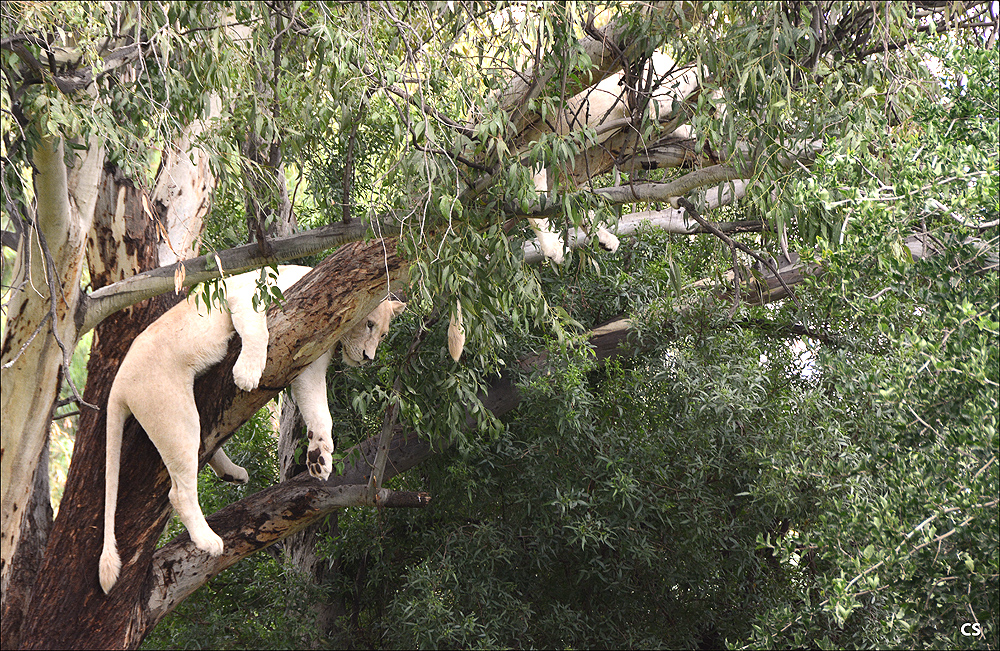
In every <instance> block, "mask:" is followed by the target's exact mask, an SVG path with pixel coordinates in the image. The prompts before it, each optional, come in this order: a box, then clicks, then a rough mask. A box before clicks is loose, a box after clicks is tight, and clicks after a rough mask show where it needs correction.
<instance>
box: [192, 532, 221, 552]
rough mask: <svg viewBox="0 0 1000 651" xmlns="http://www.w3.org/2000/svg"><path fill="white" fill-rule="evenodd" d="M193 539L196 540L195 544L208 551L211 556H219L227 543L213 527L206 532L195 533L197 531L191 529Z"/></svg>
mask: <svg viewBox="0 0 1000 651" xmlns="http://www.w3.org/2000/svg"><path fill="white" fill-rule="evenodd" d="M189 533H190V534H191V540H192V541H193V542H194V546H195V547H197V548H198V549H200V550H202V551H206V552H208V554H209V556H218V555H219V554H221V553H222V550H223V549H225V544H223V542H222V538H219V536H218V535H216V533H215V532H214V531H212V530H211V529H209V530H208V531H206V532H204V533H199V534H195V532H193V531H190V532H189Z"/></svg>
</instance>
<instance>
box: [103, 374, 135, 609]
mask: <svg viewBox="0 0 1000 651" xmlns="http://www.w3.org/2000/svg"><path fill="white" fill-rule="evenodd" d="M127 417H128V413H127V412H126V411H125V409H124V408H123V405H121V404H118V401H117V400H115V399H114V391H113V387H112V397H111V398H110V399H109V400H108V408H107V421H108V422H107V450H106V456H105V462H104V463H105V468H104V549H103V550H102V551H101V562H100V567H99V572H98V574H99V576H100V581H101V588H102V589H103V590H104V593H105V594H107V593H108V592H109V591H110V590H111V588H112V586H114V584H115V582H116V581H118V573H119V572H120V571H121V569H122V560H121V558H120V557H119V556H118V546H117V545H116V543H115V508H116V507H117V506H118V472H119V467H120V465H121V456H122V428H123V427H124V426H125V418H127Z"/></svg>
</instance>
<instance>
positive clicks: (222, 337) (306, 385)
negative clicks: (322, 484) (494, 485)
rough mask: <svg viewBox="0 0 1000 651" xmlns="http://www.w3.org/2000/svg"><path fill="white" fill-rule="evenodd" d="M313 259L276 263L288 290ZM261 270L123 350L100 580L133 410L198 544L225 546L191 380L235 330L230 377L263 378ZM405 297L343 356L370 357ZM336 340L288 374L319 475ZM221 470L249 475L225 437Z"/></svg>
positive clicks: (110, 560)
mask: <svg viewBox="0 0 1000 651" xmlns="http://www.w3.org/2000/svg"><path fill="white" fill-rule="evenodd" d="M308 271H310V268H309V267H299V266H290V265H289V266H280V267H278V278H277V286H278V287H279V288H280V289H281V290H282V292H284V291H285V290H287V289H288V288H289V287H291V286H292V285H293V284H295V283H296V282H297V281H298V280H299V279H300V278H302V276H304V275H305V274H306V273H307V272H308ZM257 278H259V273H258V272H250V273H246V274H241V275H238V276H233V277H231V278H227V279H226V280H225V281H224V282H225V287H226V303H227V305H228V310H227V309H226V308H220V307H218V306H216V307H214V308H212V309H211V310H208V309H206V307H205V305H204V303H202V304H201V306H200V307H198V306H196V305H195V302H194V300H193V298H189V299H188V300H186V301H184V302H182V303H179V304H178V305H175V306H174V307H173V308H171V309H170V310H168V311H167V312H166V313H165V314H164V315H163V316H161V317H160V318H159V319H157V320H156V321H154V322H153V323H152V324H151V325H150V326H149V327H148V328H146V329H145V330H144V331H143V332H142V333H141V334H140V335H139V336H138V337H136V338H135V341H133V342H132V346H131V348H129V351H128V353H127V354H126V355H125V359H124V360H123V361H122V364H121V367H120V368H119V369H118V374H117V375H116V376H115V381H114V383H113V384H112V385H111V393H110V395H109V396H108V408H107V420H108V423H107V439H108V440H107V462H106V463H107V468H106V475H105V498H104V499H105V502H104V550H103V551H102V552H101V562H100V572H99V574H100V581H101V587H102V588H103V589H104V592H108V591H109V590H110V589H111V587H112V586H113V585H114V584H115V582H116V581H117V580H118V573H119V572H120V571H121V559H120V558H119V556H118V550H117V546H116V544H115V508H116V506H117V500H118V473H119V462H120V457H121V442H122V427H123V425H124V424H125V419H126V418H128V416H129V414H131V415H133V416H135V418H136V420H137V421H139V424H140V425H142V428H143V429H144V430H146V434H148V435H149V438H150V440H151V441H152V442H153V444H154V445H155V446H156V449H157V450H158V451H159V453H160V456H161V457H162V458H163V463H164V465H166V467H167V470H168V471H169V472H170V483H171V488H170V503H171V504H173V506H174V508H175V509H176V510H177V515H178V516H180V519H181V522H183V523H184V526H185V527H187V530H188V532H189V533H190V534H191V540H192V541H194V544H195V545H196V546H197V547H198V548H200V549H203V550H205V551H206V552H208V553H209V554H211V555H213V556H218V555H219V554H221V553H222V549H223V544H222V539H221V538H219V536H218V535H216V533H215V532H214V531H212V529H211V528H210V527H209V526H208V523H207V522H205V516H204V515H203V514H202V512H201V507H200V506H199V505H198V445H199V443H200V442H201V424H200V421H199V418H198V410H197V408H196V407H195V401H194V380H195V378H196V377H198V376H199V375H201V374H202V373H204V372H205V371H206V370H208V368H209V367H211V366H212V365H214V364H217V363H218V362H219V361H220V360H221V359H222V358H223V357H224V356H225V354H226V349H227V348H228V346H229V340H230V339H231V338H232V336H233V334H234V333H236V332H238V333H239V334H240V337H241V338H242V348H241V349H240V355H239V357H238V358H237V360H236V364H235V366H233V380H234V381H235V382H236V386H238V387H239V388H241V389H243V390H244V391H251V390H253V389H255V388H257V385H258V383H259V382H260V377H261V374H262V373H263V371H264V365H265V363H266V362H267V341H268V333H267V320H266V317H265V314H264V313H263V312H257V311H255V310H254V309H253V296H254V294H255V293H256V291H257V286H256V283H257ZM405 306H406V304H405V303H401V302H399V301H392V300H386V301H383V302H382V303H381V304H380V305H379V306H378V307H377V308H375V309H374V310H373V311H372V312H371V314H369V315H368V318H367V319H366V320H365V321H364V322H362V323H360V324H358V325H357V326H355V327H354V328H352V329H351V330H349V331H348V332H347V334H346V335H344V337H343V338H342V339H341V340H340V343H341V346H342V348H343V359H344V362H345V363H346V364H348V365H351V366H358V365H360V364H364V363H366V362H368V361H370V360H371V359H373V358H374V357H375V349H376V348H377V347H378V344H379V341H381V340H382V338H383V337H384V336H385V334H386V332H387V331H388V329H389V322H390V321H391V320H392V318H393V317H394V316H396V315H397V314H399V313H400V312H402V311H403V308H404V307H405ZM332 353H333V349H331V350H329V351H327V352H326V353H324V354H323V355H321V356H320V357H319V358H318V359H317V360H316V361H314V362H313V363H312V364H310V365H309V366H307V367H306V368H305V369H304V370H303V371H302V373H301V374H300V375H299V376H298V377H297V378H296V379H295V380H294V381H292V385H291V387H292V397H293V398H294V400H295V402H296V404H297V405H298V407H299V411H301V412H302V419H303V420H304V421H305V423H306V426H307V427H308V431H309V451H308V454H307V455H306V456H307V465H308V467H309V473H310V474H311V475H313V476H314V477H317V478H319V479H326V478H327V477H329V476H330V471H331V470H332V468H333V459H332V453H333V439H332V436H331V430H332V428H333V421H332V419H331V417H330V407H329V405H328V404H327V402H326V367H327V366H328V365H329V363H330V358H331V355H332ZM209 465H211V466H212V470H214V471H215V474H216V475H218V476H219V477H220V478H221V479H223V480H225V481H231V482H236V483H244V482H246V481H247V479H249V476H248V475H247V472H246V470H244V469H243V468H241V467H239V466H237V465H236V464H234V463H233V462H232V461H230V460H229V457H227V456H226V453H225V452H223V450H222V448H221V447H220V448H219V449H218V450H217V451H216V452H215V455H214V456H213V457H212V458H211V460H210V461H209Z"/></svg>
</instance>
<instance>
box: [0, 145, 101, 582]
mask: <svg viewBox="0 0 1000 651" xmlns="http://www.w3.org/2000/svg"><path fill="white" fill-rule="evenodd" d="M98 143H99V141H98V140H97V138H96V137H95V138H93V139H92V140H91V142H90V146H89V148H88V149H87V150H86V151H85V152H84V153H83V154H82V155H81V154H77V153H74V154H73V155H72V156H71V161H72V164H73V166H72V167H71V168H67V166H66V163H65V149H64V145H63V141H62V140H51V139H46V140H42V142H41V143H40V144H39V147H38V149H37V150H35V153H34V165H35V177H34V187H35V197H36V202H35V203H36V211H35V222H34V228H31V229H29V230H28V232H27V233H26V234H25V237H22V238H21V244H20V247H19V249H18V256H17V261H18V262H17V264H18V267H17V268H16V269H15V271H14V278H13V281H12V284H13V285H14V289H12V291H11V294H12V297H11V299H10V303H9V306H8V311H7V318H6V324H7V332H6V333H5V335H4V341H3V348H2V352H0V361H2V362H3V366H4V372H3V383H2V387H0V410H2V413H3V418H4V426H3V431H2V433H0V437H2V445H0V493H2V516H0V521H2V524H0V527H2V540H0V591H2V593H3V594H6V592H7V585H8V581H9V578H10V574H9V570H10V568H11V566H12V562H13V560H14V556H15V554H16V550H17V544H18V540H19V539H20V535H21V531H22V526H21V521H22V518H23V516H24V513H25V512H26V506H27V504H28V501H29V499H30V496H31V487H32V481H33V478H34V476H35V466H36V465H37V463H38V462H39V460H40V459H41V453H42V448H44V447H45V443H46V441H47V438H48V432H49V418H50V415H51V413H52V404H53V402H54V401H55V399H56V396H57V395H58V392H59V379H60V374H59V368H60V366H61V364H62V363H63V360H64V358H68V355H71V354H72V352H73V348H74V347H75V346H76V338H77V333H78V331H79V324H78V323H77V321H76V316H77V313H76V310H77V304H78V302H79V300H80V276H81V274H82V271H83V258H84V249H85V246H86V243H87V235H88V233H89V232H90V226H91V221H92V220H93V217H94V204H95V200H96V194H97V192H96V190H97V181H98V179H99V178H100V171H101V165H102V163H103V160H104V149H103V147H102V146H101V145H100V144H98Z"/></svg>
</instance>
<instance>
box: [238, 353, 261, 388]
mask: <svg viewBox="0 0 1000 651" xmlns="http://www.w3.org/2000/svg"><path fill="white" fill-rule="evenodd" d="M244 351H245V349H244ZM266 364H267V351H266V350H265V351H264V354H263V355H247V354H245V352H242V353H240V356H239V357H238V358H237V359H236V364H235V365H233V381H234V382H236V386H238V387H239V388H241V389H243V390H244V391H253V390H254V389H256V388H257V385H258V384H260V376H261V375H263V374H264V366H265V365H266Z"/></svg>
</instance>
